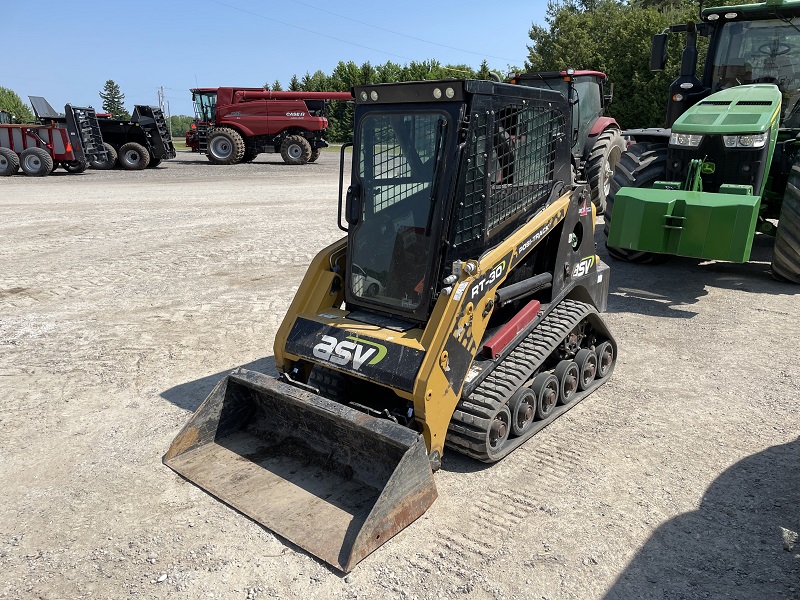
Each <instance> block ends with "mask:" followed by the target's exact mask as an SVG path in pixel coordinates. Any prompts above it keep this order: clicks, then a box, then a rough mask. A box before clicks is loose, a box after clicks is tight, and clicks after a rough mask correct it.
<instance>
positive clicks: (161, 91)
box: [158, 85, 172, 137]
mask: <svg viewBox="0 0 800 600" xmlns="http://www.w3.org/2000/svg"><path fill="white" fill-rule="evenodd" d="M158 107H159V108H160V109H161V112H162V113H163V114H165V115H166V116H167V119H166V120H167V128H168V129H169V136H170V137H172V119H171V118H170V114H169V102H167V103H166V108H165V107H164V86H163V85H162V86H160V87H159V88H158Z"/></svg>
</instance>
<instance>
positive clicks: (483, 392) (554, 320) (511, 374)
mask: <svg viewBox="0 0 800 600" xmlns="http://www.w3.org/2000/svg"><path fill="white" fill-rule="evenodd" d="M592 314H594V315H597V311H596V310H595V309H594V307H592V306H591V305H589V304H586V303H584V302H579V301H577V300H564V301H562V302H561V303H560V304H558V306H556V307H555V308H553V310H552V311H551V312H550V314H548V315H547V316H546V317H545V318H544V320H543V321H542V322H541V323H540V324H539V325H538V326H537V327H536V328H535V329H534V330H533V331H532V332H531V333H530V334H529V335H528V337H526V338H525V339H524V340H523V341H522V342H520V344H519V345H518V346H517V347H516V348H515V349H514V350H513V351H512V352H511V353H510V354H509V355H508V356H507V357H506V358H505V359H504V360H503V361H502V362H501V363H500V364H499V365H497V367H495V369H494V370H493V371H492V372H491V373H490V374H489V375H488V376H487V377H486V379H484V380H483V382H481V384H480V385H479V386H478V387H477V388H475V390H473V392H472V394H470V395H469V397H467V398H462V399H461V401H459V403H458V405H457V406H456V409H455V411H454V412H453V417H452V419H451V420H450V426H449V427H448V433H447V440H446V445H447V446H449V447H451V448H453V449H454V450H456V451H458V452H460V453H462V454H466V455H467V456H471V457H472V458H476V459H478V460H482V461H484V462H495V461H497V460H500V459H501V458H503V457H504V456H506V455H507V454H508V453H509V452H511V451H512V450H514V449H515V448H518V447H519V446H520V445H522V444H523V443H524V442H526V441H527V440H528V439H530V437H531V436H533V435H534V434H535V433H537V432H539V431H541V430H542V429H543V428H544V427H545V426H546V425H549V424H550V423H552V422H553V421H554V420H555V419H557V418H558V417H560V416H561V415H562V414H564V413H565V412H567V411H568V410H569V409H570V408H572V407H573V406H575V405H577V404H578V403H579V402H580V401H581V400H583V398H585V397H586V396H588V395H589V394H591V393H592V392H593V391H594V390H595V389H597V388H598V387H599V386H601V385H602V384H603V383H605V382H606V381H608V379H609V377H610V375H611V372H610V371H609V373H608V375H606V377H604V378H603V379H595V381H594V383H593V384H592V385H591V387H589V389H588V390H585V391H576V393H575V399H574V400H572V402H570V403H569V404H568V405H566V406H562V405H559V406H558V407H557V408H556V410H555V411H554V413H553V416H552V417H550V418H549V419H547V420H546V421H534V422H533V423H532V426H531V428H530V429H529V430H528V432H526V433H525V435H523V436H520V437H509V439H508V440H507V441H506V444H505V446H504V447H503V448H501V449H500V450H499V451H497V450H496V451H494V452H493V453H492V456H489V454H488V453H487V449H486V439H487V435H486V434H487V432H488V430H489V427H490V426H491V423H492V420H493V419H494V415H495V414H496V413H497V411H498V410H499V409H500V408H501V407H502V406H503V405H504V404H506V403H507V402H508V400H509V399H510V398H511V396H512V395H513V394H514V392H515V391H516V390H517V389H519V387H520V386H521V385H523V384H524V383H525V382H527V381H528V380H529V379H530V378H531V376H532V375H533V374H534V373H535V372H536V371H537V369H539V367H541V366H542V364H543V363H544V362H545V360H547V358H548V357H549V356H550V355H551V354H552V353H553V351H554V350H555V349H556V348H557V347H558V345H559V344H560V343H561V342H562V340H564V338H566V336H567V335H568V334H569V333H570V332H571V331H572V330H573V329H574V328H575V327H576V326H577V325H578V324H579V323H580V322H581V321H583V319H585V318H586V317H587V316H589V315H592ZM598 318H599V317H598ZM614 360H615V361H616V353H615V356H614ZM612 370H613V364H612Z"/></svg>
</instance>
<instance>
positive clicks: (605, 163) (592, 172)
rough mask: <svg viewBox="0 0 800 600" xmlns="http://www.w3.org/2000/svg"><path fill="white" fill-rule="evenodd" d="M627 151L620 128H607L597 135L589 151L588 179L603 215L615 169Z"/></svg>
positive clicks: (597, 207)
mask: <svg viewBox="0 0 800 600" xmlns="http://www.w3.org/2000/svg"><path fill="white" fill-rule="evenodd" d="M623 152H625V140H623V139H622V134H621V133H620V131H619V129H606V130H605V131H604V132H603V133H601V134H600V135H599V136H597V140H596V141H595V143H594V146H592V151H591V152H590V153H589V160H588V161H587V162H586V180H587V181H588V182H589V190H590V192H591V195H592V204H594V206H595V208H596V209H597V214H599V215H601V214H603V212H605V210H606V198H607V197H608V194H609V193H610V192H611V180H612V179H614V169H615V168H616V166H617V163H618V162H619V159H620V157H621V156H622V153H623Z"/></svg>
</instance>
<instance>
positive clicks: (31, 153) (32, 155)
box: [19, 148, 53, 177]
mask: <svg viewBox="0 0 800 600" xmlns="http://www.w3.org/2000/svg"><path fill="white" fill-rule="evenodd" d="M19 166H20V167H21V168H22V172H23V173H25V175H30V176H31V177H44V176H45V175H50V173H51V172H52V171H53V158H52V157H51V156H50V155H49V154H48V153H47V151H46V150H42V149H41V148H28V149H27V150H23V151H22V154H20V155H19Z"/></svg>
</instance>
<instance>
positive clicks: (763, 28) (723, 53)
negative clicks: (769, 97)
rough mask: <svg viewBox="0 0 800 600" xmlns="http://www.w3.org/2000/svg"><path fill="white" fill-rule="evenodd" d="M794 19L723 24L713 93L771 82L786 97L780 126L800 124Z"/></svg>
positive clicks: (799, 39)
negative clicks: (739, 86)
mask: <svg viewBox="0 0 800 600" xmlns="http://www.w3.org/2000/svg"><path fill="white" fill-rule="evenodd" d="M792 21H793V20H790V19H765V20H758V21H738V22H728V23H725V24H723V25H722V26H721V28H720V30H719V33H718V34H717V35H718V38H717V47H716V51H715V52H714V60H713V65H712V66H711V93H714V92H717V91H719V90H723V89H727V88H729V87H733V86H737V85H745V84H750V83H772V84H774V85H776V86H778V89H779V90H780V91H781V95H782V97H783V101H782V111H781V127H782V128H784V127H785V128H798V127H800V103H798V100H800V29H798V28H797V26H796V25H795V24H793V22H792Z"/></svg>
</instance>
